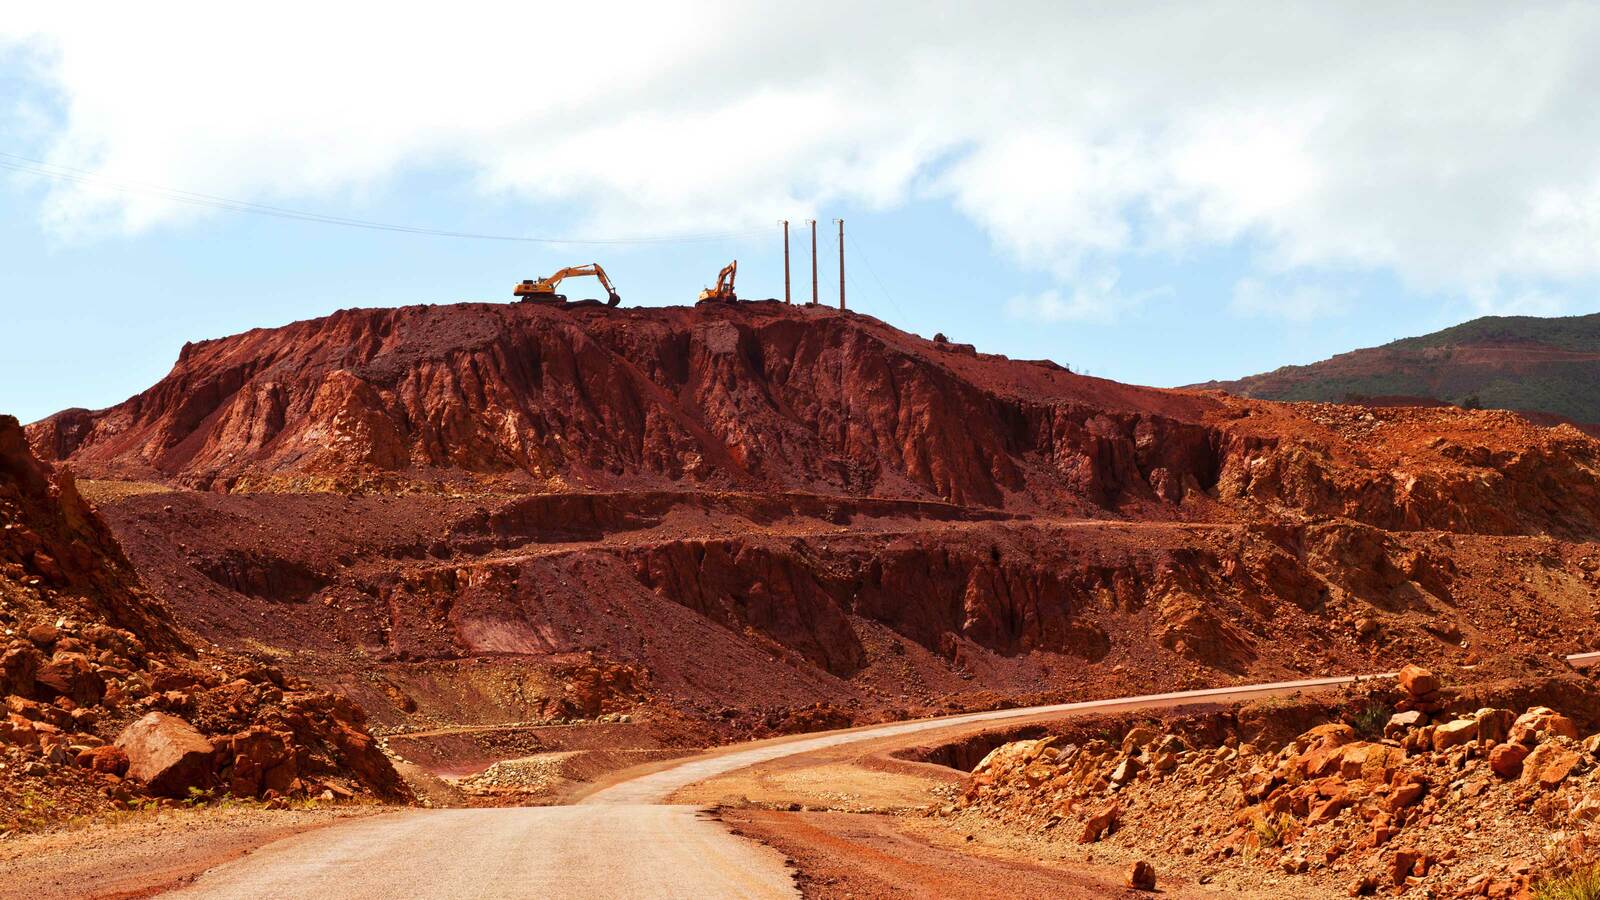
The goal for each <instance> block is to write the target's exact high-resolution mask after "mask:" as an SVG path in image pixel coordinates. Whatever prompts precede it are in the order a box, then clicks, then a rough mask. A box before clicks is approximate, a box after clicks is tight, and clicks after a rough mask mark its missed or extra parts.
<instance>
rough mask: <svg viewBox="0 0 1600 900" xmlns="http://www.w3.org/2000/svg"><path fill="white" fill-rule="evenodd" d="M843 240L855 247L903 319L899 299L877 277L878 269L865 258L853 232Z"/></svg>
mask: <svg viewBox="0 0 1600 900" xmlns="http://www.w3.org/2000/svg"><path fill="white" fill-rule="evenodd" d="M845 240H847V241H849V242H850V246H852V247H854V248H856V255H857V256H860V257H861V261H862V262H864V263H866V264H867V271H868V272H871V273H872V280H873V281H876V282H877V283H878V290H880V291H883V295H884V296H885V297H888V298H889V302H890V303H893V304H894V309H895V312H897V313H899V314H900V315H901V317H902V319H903V318H904V317H905V314H906V311H905V310H903V309H901V308H900V301H898V300H896V299H894V295H893V294H891V293H889V289H888V288H887V287H885V286H884V283H883V279H882V278H879V277H878V270H877V269H874V268H873V267H872V260H870V259H867V253H866V251H865V250H862V249H861V245H860V244H859V243H857V242H856V239H855V234H854V233H853V232H852V233H851V234H847V235H845Z"/></svg>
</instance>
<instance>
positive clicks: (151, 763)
mask: <svg viewBox="0 0 1600 900" xmlns="http://www.w3.org/2000/svg"><path fill="white" fill-rule="evenodd" d="M116 746H117V747H118V748H119V749H121V750H122V751H123V752H124V753H126V754H127V756H128V776H129V777H130V778H137V779H139V780H140V781H143V782H144V783H145V784H146V786H147V787H148V788H149V790H150V792H151V793H152V794H157V795H160V796H165V797H177V798H183V797H187V796H188V794H189V789H190V788H206V787H210V785H211V782H212V779H213V775H214V772H213V768H212V766H213V761H212V756H213V753H214V752H215V748H214V747H213V746H212V744H211V742H210V741H208V740H206V739H205V737H204V736H202V735H201V734H200V732H198V731H196V730H195V729H194V727H193V726H192V725H190V724H189V723H188V722H185V721H184V720H182V719H179V718H177V717H175V716H169V715H167V714H166V713H159V712H153V713H150V714H148V715H146V716H145V717H144V718H142V719H139V720H138V721H136V722H134V723H133V724H131V725H129V726H128V727H127V728H126V729H124V730H123V732H122V734H121V735H119V736H118V737H117V743H116Z"/></svg>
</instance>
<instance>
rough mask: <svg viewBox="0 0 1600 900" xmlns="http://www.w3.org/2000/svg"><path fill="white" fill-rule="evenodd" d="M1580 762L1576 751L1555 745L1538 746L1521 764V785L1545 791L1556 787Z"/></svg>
mask: <svg viewBox="0 0 1600 900" xmlns="http://www.w3.org/2000/svg"><path fill="white" fill-rule="evenodd" d="M1581 760H1582V757H1581V756H1579V755H1578V752H1577V751H1576V750H1571V749H1568V748H1567V747H1563V746H1561V745H1560V744H1556V743H1546V744H1540V745H1539V746H1537V747H1535V748H1533V751H1532V752H1530V753H1529V754H1528V756H1527V758H1526V759H1524V760H1523V762H1522V783H1523V784H1530V785H1531V784H1537V785H1538V786H1540V787H1542V788H1544V789H1546V790H1550V789H1552V788H1555V787H1558V786H1560V784H1561V782H1563V781H1565V780H1566V778H1567V776H1568V775H1570V774H1572V770H1573V769H1575V768H1577V766H1578V763H1579V762H1580V761H1581Z"/></svg>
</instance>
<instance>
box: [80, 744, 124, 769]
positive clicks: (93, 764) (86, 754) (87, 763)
mask: <svg viewBox="0 0 1600 900" xmlns="http://www.w3.org/2000/svg"><path fill="white" fill-rule="evenodd" d="M77 763H78V765H79V766H81V767H83V768H85V769H89V770H91V771H94V772H103V773H105V774H107V775H117V776H122V775H126V774H127V773H128V754H126V753H124V752H122V749H121V748H119V747H90V748H88V749H86V750H84V751H82V752H81V753H79V754H78V758H77Z"/></svg>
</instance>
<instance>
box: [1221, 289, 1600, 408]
mask: <svg viewBox="0 0 1600 900" xmlns="http://www.w3.org/2000/svg"><path fill="white" fill-rule="evenodd" d="M1196 387H1205V388H1218V389H1221V390H1225V391H1228V392H1229V393H1232V394H1235V395H1238V396H1242V397H1255V398H1259V399H1265V400H1323V401H1335V402H1342V401H1360V402H1367V403H1373V404H1377V405H1394V404H1397V403H1404V402H1415V403H1418V404H1429V403H1449V404H1454V405H1457V406H1469V407H1470V406H1482V407H1484V408H1487V409H1511V410H1516V411H1518V412H1524V413H1532V414H1535V417H1536V418H1546V417H1554V418H1556V419H1565V420H1571V421H1574V422H1578V423H1583V424H1591V425H1592V424H1594V423H1600V313H1596V314H1591V315H1586V316H1567V317H1563V318H1552V319H1546V318H1538V317H1535V316H1485V317H1484V318H1481V319H1473V320H1472V321H1470V322H1465V323H1463V324H1461V325H1456V326H1454V327H1452V328H1446V329H1444V330H1443V331H1436V332H1434V333H1433V334H1426V335H1423V336H1421V337H1413V338H1405V339H1404V340H1398V341H1395V342H1393V343H1390V344H1385V345H1383V346H1381V347H1371V348H1368V349H1365V350H1353V351H1351V352H1349V353H1341V354H1339V355H1338V356H1335V357H1333V358H1332V359H1326V360H1323V361H1322V362H1318V363H1312V364H1311V365H1308V366H1284V367H1283V368H1281V369H1276V370H1274V371H1271V372H1267V373H1264V374H1261V375H1251V376H1249V377H1246V378H1241V379H1239V380H1237V381H1212V382H1208V383H1206V384H1203V385H1196ZM1539 414H1543V415H1539Z"/></svg>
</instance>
